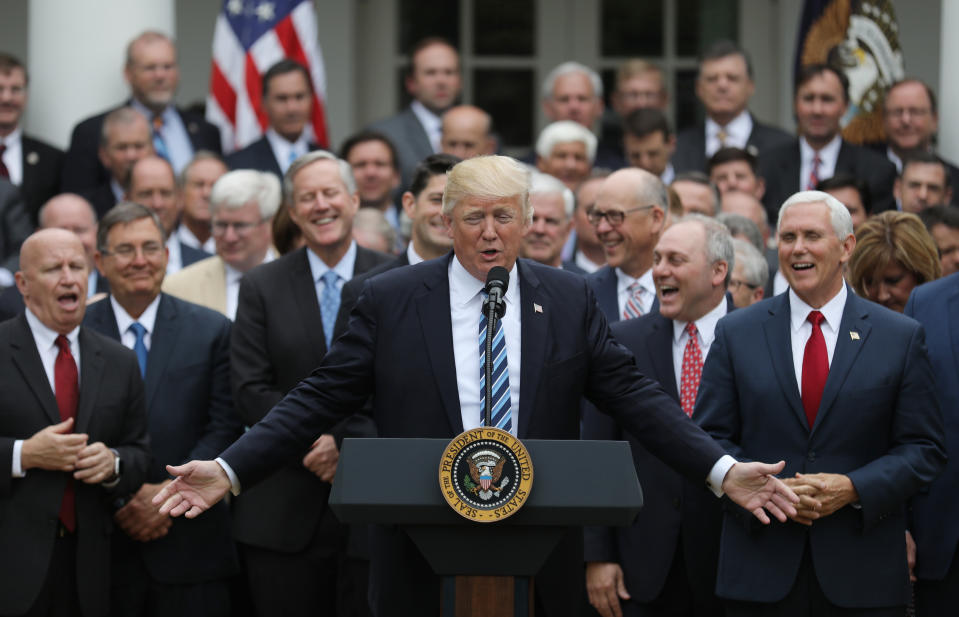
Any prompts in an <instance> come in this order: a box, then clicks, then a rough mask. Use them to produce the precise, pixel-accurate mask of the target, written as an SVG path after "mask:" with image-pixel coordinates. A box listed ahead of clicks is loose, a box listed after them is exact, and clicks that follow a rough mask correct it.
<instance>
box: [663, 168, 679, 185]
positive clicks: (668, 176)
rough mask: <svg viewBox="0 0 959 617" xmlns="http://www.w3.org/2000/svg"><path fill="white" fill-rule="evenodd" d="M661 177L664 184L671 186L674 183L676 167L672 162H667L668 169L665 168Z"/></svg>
mask: <svg viewBox="0 0 959 617" xmlns="http://www.w3.org/2000/svg"><path fill="white" fill-rule="evenodd" d="M659 179H660V180H662V182H663V184H665V185H666V186H669V185H670V184H672V183H673V180H675V179H676V169H675V168H674V167H673V164H672V163H666V169H664V170H663V173H661V174H660V175H659Z"/></svg>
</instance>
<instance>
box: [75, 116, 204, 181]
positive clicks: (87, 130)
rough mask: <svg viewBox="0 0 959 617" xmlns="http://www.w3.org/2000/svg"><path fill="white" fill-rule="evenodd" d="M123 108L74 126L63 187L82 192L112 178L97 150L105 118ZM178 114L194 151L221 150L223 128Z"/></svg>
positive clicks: (197, 118) (198, 118)
mask: <svg viewBox="0 0 959 617" xmlns="http://www.w3.org/2000/svg"><path fill="white" fill-rule="evenodd" d="M129 104H130V100H127V101H126V102H125V103H124V105H129ZM120 107H121V106H117V107H114V108H113V109H109V110H107V111H105V112H103V113H100V114H97V115H95V116H92V117H90V118H87V119H86V120H83V121H82V122H80V123H79V124H77V125H76V126H75V127H73V134H72V135H71V136H70V147H69V148H68V149H67V154H66V157H65V158H64V161H63V179H62V182H61V183H60V185H61V190H63V191H72V192H75V193H79V192H81V191H84V190H87V189H92V188H95V187H97V186H99V185H100V184H104V183H106V182H109V181H110V173H109V172H108V171H107V170H106V168H105V167H104V166H103V164H102V163H100V157H99V155H98V154H97V152H98V150H99V148H100V134H101V132H102V129H103V120H104V118H106V117H107V114H109V113H110V112H111V111H114V110H116V109H119V108H120ZM177 113H178V114H180V120H182V121H183V126H184V127H185V128H186V132H187V136H188V137H189V138H190V143H191V144H192V145H193V151H194V152H196V151H197V150H212V151H213V152H220V150H221V148H220V131H219V130H218V129H217V128H216V127H215V126H213V125H212V124H210V123H209V122H207V121H206V120H204V119H203V118H202V117H201V116H198V115H196V114H194V113H191V112H188V111H185V110H182V109H177Z"/></svg>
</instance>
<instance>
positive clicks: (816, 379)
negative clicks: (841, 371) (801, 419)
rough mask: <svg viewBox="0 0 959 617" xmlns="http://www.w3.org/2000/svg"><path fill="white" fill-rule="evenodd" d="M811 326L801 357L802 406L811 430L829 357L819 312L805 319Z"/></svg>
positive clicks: (820, 400)
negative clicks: (810, 332)
mask: <svg viewBox="0 0 959 617" xmlns="http://www.w3.org/2000/svg"><path fill="white" fill-rule="evenodd" d="M806 319H808V320H809V323H811V324H812V334H811V335H810V336H809V340H808V341H806V350H805V351H804V352H803V356H802V392H801V394H802V406H803V409H805V410H806V422H808V423H809V428H810V429H812V427H813V425H814V424H815V423H816V414H817V413H818V412H819V403H820V402H822V391H823V389H824V388H825V387H826V378H827V377H829V355H828V354H827V352H826V339H825V338H824V337H823V335H822V328H820V327H819V324H821V323H822V322H823V320H824V319H825V317H824V316H823V314H822V313H820V312H819V311H810V313H809V316H808V317H807V318H806Z"/></svg>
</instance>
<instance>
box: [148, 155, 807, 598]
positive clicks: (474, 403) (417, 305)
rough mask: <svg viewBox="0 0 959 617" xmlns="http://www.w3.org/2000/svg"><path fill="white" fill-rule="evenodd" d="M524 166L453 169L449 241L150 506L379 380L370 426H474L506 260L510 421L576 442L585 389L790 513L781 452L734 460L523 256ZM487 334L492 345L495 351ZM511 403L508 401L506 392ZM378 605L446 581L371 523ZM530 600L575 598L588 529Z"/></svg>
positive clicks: (673, 452)
mask: <svg viewBox="0 0 959 617" xmlns="http://www.w3.org/2000/svg"><path fill="white" fill-rule="evenodd" d="M532 214H533V213H532V209H531V208H530V206H529V172H528V170H527V169H526V168H525V167H524V166H523V165H521V164H520V163H518V162H517V161H515V160H513V159H511V158H509V157H502V156H485V157H478V158H474V159H470V160H468V161H463V162H462V163H459V164H458V165H456V167H454V168H453V169H452V170H451V171H450V173H449V178H448V181H447V185H446V191H445V192H444V195H443V218H444V221H445V222H446V225H447V226H448V229H449V231H448V233H449V235H450V237H451V238H452V239H453V253H452V254H450V255H446V256H444V257H441V258H439V259H434V260H431V261H427V262H424V263H422V264H418V265H415V266H410V267H406V268H397V269H395V270H393V271H391V273H390V275H388V276H378V277H373V278H371V279H369V280H368V281H367V282H366V284H365V286H364V289H363V292H362V294H361V297H360V299H359V301H358V302H357V305H356V308H355V309H354V311H353V314H352V316H351V319H350V328H349V330H348V331H347V332H345V333H344V334H343V335H342V336H341V337H340V338H338V339H337V340H336V341H335V343H334V344H333V347H332V348H331V349H330V351H329V352H328V354H327V355H326V357H325V358H324V360H323V363H322V364H321V365H320V367H319V368H318V369H317V370H316V371H314V372H313V373H312V375H310V376H309V377H308V378H306V379H305V380H304V381H302V382H301V383H300V385H299V386H297V387H296V388H295V389H293V390H292V391H291V392H290V393H289V394H288V395H287V396H286V397H285V398H284V399H283V400H282V401H281V402H280V403H278V404H277V406H275V407H274V408H273V410H272V411H271V412H270V414H268V415H267V417H266V418H264V419H263V420H262V421H261V422H259V423H258V424H257V425H256V426H254V427H253V428H251V430H250V431H249V432H247V434H246V435H244V436H243V437H241V438H240V439H239V440H238V441H237V442H236V443H235V444H234V445H233V446H231V447H230V448H229V449H227V450H226V451H225V452H223V453H222V455H221V456H220V457H219V458H217V459H216V460H215V461H192V462H190V463H187V464H186V465H183V466H180V467H169V468H168V470H169V471H170V473H172V474H174V475H175V476H178V478H177V480H175V481H174V482H173V483H172V484H171V485H169V486H168V487H167V489H165V490H164V491H163V492H162V493H161V494H160V495H158V496H157V498H156V499H155V500H154V503H155V504H157V505H161V504H162V508H161V512H168V513H170V514H172V515H174V516H179V515H183V514H185V515H187V516H188V517H195V516H197V515H199V514H200V513H201V512H202V511H203V510H205V509H207V508H208V507H210V506H211V505H212V504H213V503H215V502H216V501H218V500H219V499H221V498H222V497H223V496H224V495H225V494H226V493H227V492H228V491H231V490H232V491H233V492H234V493H239V492H240V491H241V490H243V491H245V490H247V488H248V487H249V486H251V485H253V484H255V483H256V482H258V481H259V480H260V479H261V478H263V477H264V476H265V475H267V474H269V473H270V472H271V471H272V470H273V469H275V468H276V467H277V466H278V465H280V464H282V463H283V462H284V461H286V460H289V458H290V453H291V452H297V451H299V450H301V449H302V448H303V447H305V446H306V445H309V443H310V442H311V440H312V439H314V438H315V436H316V435H317V434H318V433H319V432H322V431H323V430H326V429H327V428H328V427H329V426H330V425H331V423H332V422H335V421H336V420H337V419H339V418H345V417H347V416H348V415H350V414H352V413H354V412H355V410H356V409H358V408H360V407H361V406H362V404H363V403H364V402H365V401H366V398H367V396H368V395H369V393H371V392H372V393H373V401H372V402H373V410H372V415H373V419H374V421H375V422H376V426H377V431H378V435H379V436H380V437H396V438H409V437H433V438H447V439H448V438H450V437H452V436H454V435H456V434H458V433H460V432H462V431H463V430H464V429H469V428H475V427H477V426H479V425H480V418H481V415H480V410H481V407H482V406H481V400H482V396H481V394H480V392H481V390H482V389H481V381H480V379H478V378H477V377H478V376H479V375H480V366H481V362H480V354H478V353H477V324H478V322H479V320H480V319H481V318H480V314H481V307H482V305H483V300H484V298H483V290H484V281H486V278H487V275H488V273H489V271H490V270H491V269H492V268H494V267H495V266H501V267H503V268H505V269H506V270H507V271H508V273H509V274H508V277H509V284H508V286H507V291H506V293H505V296H504V301H505V311H504V313H503V317H502V318H501V320H500V321H501V325H500V326H499V329H501V331H502V337H501V339H500V342H501V344H502V349H503V350H505V355H506V357H505V358H503V359H502V360H501V364H502V365H505V368H501V370H502V371H503V372H502V373H501V375H502V376H503V377H504V379H503V381H504V382H505V377H506V376H507V375H508V381H509V388H508V396H507V393H506V391H505V390H497V391H498V392H501V394H500V398H501V399H502V398H503V397H506V398H508V400H509V413H508V418H509V419H508V421H507V420H502V419H501V421H503V422H504V424H503V426H504V427H505V428H506V430H508V431H509V432H511V433H513V434H515V435H518V436H519V437H520V438H523V439H527V438H529V439H576V438H578V436H579V401H580V398H581V397H583V396H585V397H586V398H587V399H589V400H591V401H592V402H593V403H595V404H596V406H597V407H599V408H600V409H601V410H603V411H605V412H607V413H609V414H611V415H613V416H614V417H616V418H617V419H618V420H619V421H620V422H621V423H623V424H624V425H625V426H627V427H629V428H630V430H632V431H633V432H634V434H636V435H639V436H641V439H642V440H643V442H644V444H645V445H646V446H647V447H649V449H650V450H652V451H653V452H655V453H656V454H657V455H658V456H661V457H662V458H663V460H665V461H667V462H668V463H669V464H670V465H672V466H673V467H674V468H675V469H677V470H679V471H680V472H681V473H683V474H684V475H685V476H686V477H688V478H690V479H691V480H695V481H698V482H700V483H704V484H706V485H707V486H709V487H710V488H711V489H712V490H713V491H714V492H715V493H716V494H717V495H721V494H723V493H725V494H726V495H727V496H729V497H730V498H731V499H732V500H733V501H735V502H737V503H739V504H741V505H743V506H744V507H746V508H747V509H749V510H750V511H752V512H753V513H754V514H755V515H756V516H757V518H759V519H760V520H762V521H764V522H768V521H769V517H768V516H767V514H766V512H767V511H768V512H769V513H771V514H773V515H775V516H776V517H777V518H779V519H780V520H785V517H786V514H790V515H791V514H792V513H793V512H795V509H794V507H793V505H792V504H793V503H795V502H797V501H798V498H797V497H796V496H795V495H794V494H793V493H792V492H791V491H790V490H789V489H787V488H786V487H785V486H784V485H783V484H782V483H781V482H780V481H779V480H777V479H775V478H774V477H773V474H775V473H778V471H779V470H780V469H781V465H767V464H763V463H738V462H736V461H735V459H733V458H732V457H729V456H724V454H723V451H722V449H721V448H719V446H718V445H717V444H716V443H714V442H713V441H712V440H711V439H709V438H708V437H707V436H706V435H705V434H704V433H703V432H702V431H701V430H700V429H699V428H698V427H696V425H695V424H694V423H693V422H692V421H691V420H689V418H688V417H687V416H686V414H684V413H683V411H682V410H681V409H680V408H679V405H678V404H677V403H676V402H675V401H674V400H673V399H671V398H670V397H669V396H668V395H666V393H665V392H664V391H663V390H662V388H661V387H660V386H659V385H658V384H657V383H655V382H653V381H652V380H650V379H647V378H645V377H643V376H642V375H641V374H640V373H639V372H638V370H637V369H636V365H635V363H634V362H633V359H632V357H631V355H630V354H629V352H628V351H627V350H626V349H625V348H623V347H622V346H621V345H619V344H618V343H616V342H615V341H614V340H613V338H612V337H611V336H610V334H609V327H608V325H607V322H606V319H605V318H604V317H603V315H602V313H601V311H600V310H599V307H598V306H597V304H596V300H595V297H594V296H593V293H592V292H591V291H590V288H589V287H588V286H587V284H586V282H585V281H584V279H583V278H582V277H580V276H578V275H575V274H572V273H569V272H564V271H563V270H560V269H557V268H551V267H548V266H543V265H541V264H538V263H535V262H532V261H528V260H518V259H517V255H518V253H519V248H520V242H521V240H522V236H523V234H524V232H525V231H526V230H527V229H528V227H529V222H530V220H531V218H532ZM499 345H500V343H497V346H496V349H499V348H500V347H499ZM503 408H505V399H503ZM370 538H371V559H370V596H369V597H370V600H371V608H372V610H373V614H375V615H377V616H378V617H383V616H387V615H411V614H416V615H433V614H436V612H437V609H438V607H439V597H440V582H439V578H438V577H437V576H436V575H434V574H433V573H432V571H431V570H430V568H429V566H428V565H427V563H426V561H425V560H424V558H423V557H422V556H421V555H420V554H419V552H418V551H417V550H416V548H415V547H414V546H413V544H412V543H411V541H410V540H409V538H408V537H407V536H406V535H405V534H404V533H403V532H402V531H400V530H398V529H396V528H383V527H377V528H374V530H373V532H372V533H371V536H370ZM535 589H536V593H537V597H536V603H537V607H538V610H537V613H538V614H540V615H567V614H570V613H571V611H572V610H576V609H571V607H579V606H581V603H582V602H583V600H584V598H585V589H584V582H583V546H582V533H581V531H580V530H579V529H571V530H570V531H569V533H568V534H566V536H565V538H564V539H563V540H562V541H561V542H560V544H559V546H558V547H557V549H556V550H555V551H554V552H553V554H552V555H551V556H550V557H549V558H548V560H547V562H546V564H545V565H544V567H543V569H542V571H541V573H540V574H539V575H537V577H536V584H535Z"/></svg>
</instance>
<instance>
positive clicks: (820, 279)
mask: <svg viewBox="0 0 959 617" xmlns="http://www.w3.org/2000/svg"><path fill="white" fill-rule="evenodd" d="M778 220H779V228H778V235H779V261H780V264H781V270H782V272H783V274H784V275H785V277H786V280H787V281H788V283H789V290H788V292H787V293H784V294H780V295H779V296H776V297H775V298H772V299H770V300H769V301H767V302H761V303H759V304H756V305H754V306H751V307H748V308H745V309H742V310H739V311H736V312H734V313H732V314H731V315H729V316H728V317H726V318H725V319H723V320H722V321H720V322H719V325H718V326H717V327H716V337H715V340H714V341H713V345H712V348H711V349H710V352H709V358H708V361H707V362H706V364H705V366H704V367H703V375H702V382H701V386H700V389H699V396H698V398H697V405H696V410H695V412H694V416H693V417H694V418H695V419H696V420H697V422H699V424H700V426H702V427H703V428H704V429H706V430H707V431H708V432H709V433H710V434H711V435H713V437H715V438H716V439H718V440H719V441H720V442H721V443H722V444H723V445H724V447H725V448H726V450H727V452H729V453H731V454H734V455H735V456H742V457H744V458H748V459H758V460H762V459H763V458H765V457H768V456H770V455H771V453H772V452H775V453H776V457H777V458H784V459H785V461H786V468H785V470H784V473H783V474H782V477H784V478H787V480H786V482H787V484H790V485H791V486H792V487H793V489H794V490H795V491H796V493H797V494H799V495H800V496H801V502H800V504H799V506H798V508H797V514H796V515H795V516H792V517H791V518H792V519H793V521H794V523H789V524H786V525H777V526H774V527H769V528H767V529H764V530H762V533H758V532H757V530H756V529H753V528H752V527H751V526H749V525H746V524H744V520H745V519H744V517H743V513H742V512H740V511H736V510H734V509H730V510H726V511H725V512H724V514H723V516H724V521H723V531H722V546H723V550H722V552H721V553H720V556H719V571H718V576H717V583H716V591H717V593H718V594H719V596H720V597H722V598H724V599H726V601H727V605H726V608H727V615H731V616H737V615H799V616H810V617H811V616H813V615H838V614H846V613H848V614H853V613H854V614H856V615H870V616H873V615H875V616H885V615H889V616H892V615H902V614H903V612H904V610H905V605H906V603H907V602H908V600H909V572H908V567H907V563H906V540H905V532H906V518H907V516H906V504H907V501H908V500H909V498H910V497H912V496H913V495H914V494H916V493H917V492H918V491H919V490H920V489H921V488H922V487H924V486H927V485H928V484H929V483H930V482H931V481H932V480H933V479H934V478H935V477H936V475H937V474H938V473H939V470H940V469H941V468H942V466H943V464H944V462H945V447H944V442H943V424H942V416H941V414H940V411H939V403H938V401H937V400H936V392H935V384H934V381H935V380H934V375H933V371H932V367H931V366H930V362H929V357H928V355H927V353H926V346H925V342H924V335H923V330H922V328H921V327H920V326H919V324H917V323H916V322H915V321H913V320H911V319H909V318H907V317H903V316H902V315H899V314H897V313H893V312H892V311H887V310H884V309H883V308H882V307H879V306H877V305H876V304H874V303H872V302H870V301H868V300H864V299H862V298H859V297H857V296H856V295H855V294H853V293H852V292H851V291H850V290H849V288H848V287H847V286H846V284H845V282H844V280H843V266H844V265H845V264H846V263H847V262H848V261H849V258H850V255H851V254H852V251H853V248H854V247H855V245H856V237H855V236H854V235H853V230H852V219H851V218H850V216H849V211H848V210H847V209H846V207H845V206H844V205H842V203H840V202H839V201H838V200H837V199H836V198H834V197H833V196H831V195H828V194H827V193H823V192H819V191H804V192H800V193H796V194H795V195H793V196H792V197H790V198H789V199H787V200H786V201H785V202H784V203H783V204H782V207H781V208H780V210H779V218H778ZM838 607H842V608H841V609H840V608H838Z"/></svg>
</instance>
